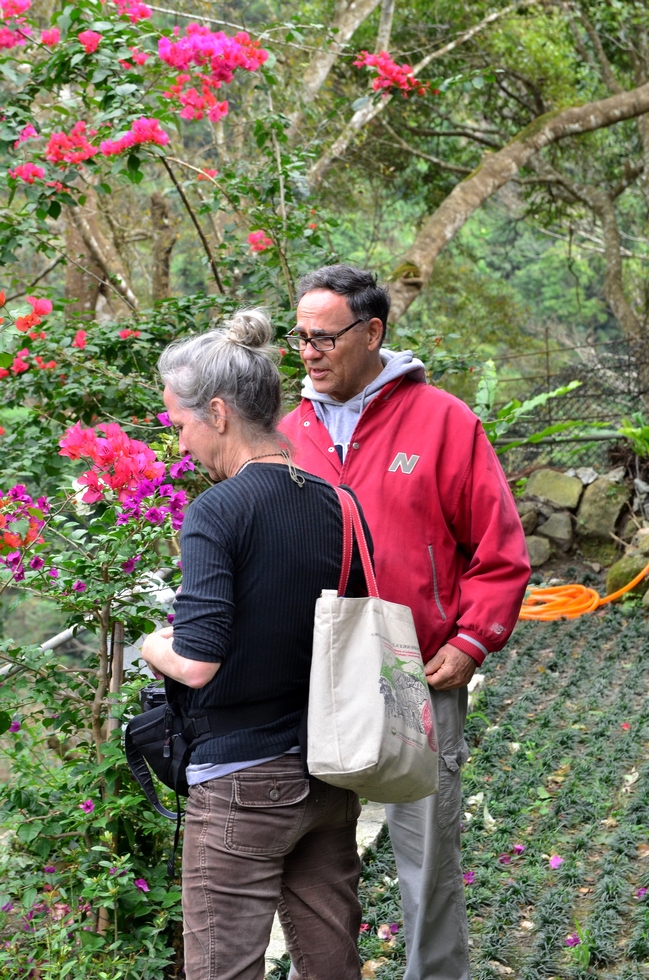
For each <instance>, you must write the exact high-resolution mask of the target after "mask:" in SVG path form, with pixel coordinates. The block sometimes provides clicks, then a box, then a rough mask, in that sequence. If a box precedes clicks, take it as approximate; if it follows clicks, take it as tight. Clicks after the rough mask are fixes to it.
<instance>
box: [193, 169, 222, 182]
mask: <svg viewBox="0 0 649 980" xmlns="http://www.w3.org/2000/svg"><path fill="white" fill-rule="evenodd" d="M217 175H218V170H212V169H211V168H210V167H203V169H202V170H201V172H200V173H199V174H198V176H197V177H196V180H209V179H210V177H216V176H217Z"/></svg>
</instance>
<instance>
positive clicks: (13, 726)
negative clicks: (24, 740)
mask: <svg viewBox="0 0 649 980" xmlns="http://www.w3.org/2000/svg"><path fill="white" fill-rule="evenodd" d="M9 731H10V732H19V731H20V722H19V721H15V720H14V721H12V723H11V724H10V725H9Z"/></svg>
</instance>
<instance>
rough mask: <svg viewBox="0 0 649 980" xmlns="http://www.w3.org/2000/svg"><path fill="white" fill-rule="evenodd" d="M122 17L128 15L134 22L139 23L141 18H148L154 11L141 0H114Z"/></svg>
mask: <svg viewBox="0 0 649 980" xmlns="http://www.w3.org/2000/svg"><path fill="white" fill-rule="evenodd" d="M113 2H114V4H115V6H116V7H117V9H118V11H119V13H120V14H121V16H122V17H128V19H129V20H130V22H131V23H132V24H137V22H138V21H139V20H146V18H147V17H150V16H151V14H152V13H153V11H152V10H151V8H150V7H147V5H146V4H145V3H141V2H140V0H113Z"/></svg>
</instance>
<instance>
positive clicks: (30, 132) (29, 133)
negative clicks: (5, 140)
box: [14, 123, 39, 150]
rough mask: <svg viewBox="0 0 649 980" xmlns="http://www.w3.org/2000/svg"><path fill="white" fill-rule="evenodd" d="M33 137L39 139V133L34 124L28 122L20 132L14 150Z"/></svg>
mask: <svg viewBox="0 0 649 980" xmlns="http://www.w3.org/2000/svg"><path fill="white" fill-rule="evenodd" d="M32 139H34V140H37V139H39V135H38V133H37V132H36V130H35V129H34V127H33V126H32V124H31V123H28V124H27V125H26V126H25V127H24V128H23V129H21V131H20V133H19V134H18V139H17V140H16V142H15V143H14V150H16V149H17V148H18V147H19V146H20V144H21V143H24V142H25V141H26V140H32Z"/></svg>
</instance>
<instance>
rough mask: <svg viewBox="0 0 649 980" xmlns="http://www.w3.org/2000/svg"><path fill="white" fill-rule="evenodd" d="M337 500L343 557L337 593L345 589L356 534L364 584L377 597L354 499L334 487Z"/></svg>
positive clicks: (376, 589) (372, 570) (363, 533)
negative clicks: (341, 517) (341, 530)
mask: <svg viewBox="0 0 649 980" xmlns="http://www.w3.org/2000/svg"><path fill="white" fill-rule="evenodd" d="M334 490H335V491H336V494H337V496H338V500H339V501H340V506H341V508H342V513H343V559H342V565H341V569H340V579H339V582H338V595H339V596H344V594H345V592H346V590H347V582H348V581H349V572H350V569H351V564H352V549H353V543H354V534H355V535H356V543H357V544H358V550H359V552H360V556H361V563H362V565H363V572H364V573H365V584H366V586H367V591H368V593H369V595H371V596H374V597H375V598H377V599H378V598H379V590H378V587H377V584H376V578H375V576H374V568H373V567H372V559H371V558H370V551H369V548H368V547H367V541H366V540H365V532H364V530H363V523H362V521H361V516H360V514H359V513H358V507H357V506H356V501H355V500H354V498H353V497H352V496H351V494H349V493H347V491H346V490H343V489H342V488H341V487H334Z"/></svg>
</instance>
